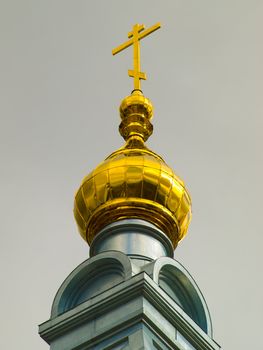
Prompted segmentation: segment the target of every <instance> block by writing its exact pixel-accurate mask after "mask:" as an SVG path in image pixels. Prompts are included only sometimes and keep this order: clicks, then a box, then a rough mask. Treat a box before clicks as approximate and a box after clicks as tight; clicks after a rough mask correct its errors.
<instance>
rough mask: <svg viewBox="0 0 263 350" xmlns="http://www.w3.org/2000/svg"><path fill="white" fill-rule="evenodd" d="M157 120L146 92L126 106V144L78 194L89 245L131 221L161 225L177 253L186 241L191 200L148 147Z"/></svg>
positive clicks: (80, 218) (123, 123) (77, 208)
mask: <svg viewBox="0 0 263 350" xmlns="http://www.w3.org/2000/svg"><path fill="white" fill-rule="evenodd" d="M152 114H153V106H152V104H151V102H150V100H149V99H147V98H146V97H144V96H143V94H142V92H141V91H140V90H135V91H133V93H132V94H131V95H130V96H128V97H126V98H125V99H124V100H123V101H122V103H121V105H120V116H121V124H120V126H119V131H120V134H121V135H122V136H123V138H124V139H125V141H126V144H125V146H124V147H122V148H120V149H119V150H117V151H115V152H113V153H112V154H111V155H109V156H108V157H107V158H106V159H105V160H104V161H103V162H102V163H101V164H99V165H98V166H97V167H96V168H95V169H94V170H93V171H92V172H91V173H90V174H89V175H87V176H86V177H85V178H84V179H83V181H82V184H81V186H80V188H79V190H78V191H77V193H76V196H75V204H74V215H75V219H76V222H77V225H78V228H79V231H80V234H81V236H82V237H83V238H84V239H85V240H86V241H87V243H88V244H89V245H90V244H91V243H92V241H93V239H94V237H95V236H96V234H97V233H99V232H100V231H101V230H102V229H103V228H104V227H105V226H107V225H109V224H111V223H113V222H116V221H119V220H123V219H131V218H133V219H134V218H135V219H142V220H145V221H147V222H149V223H151V224H153V225H155V226H156V227H157V228H159V229H160V230H162V232H163V233H165V234H166V235H167V236H168V238H169V239H170V240H171V242H172V244H173V247H174V248H176V246H177V244H178V242H179V241H180V240H181V239H182V238H183V237H184V236H185V235H186V232H187V228H188V225H189V222H190V219H191V198H190V195H189V193H188V192H187V190H186V188H185V185H184V183H183V181H182V180H181V179H180V178H179V177H178V176H177V175H176V174H175V173H174V172H173V170H172V169H171V168H170V167H169V166H168V165H167V164H166V163H165V161H164V160H163V159H162V158H161V157H160V156H159V155H158V154H156V153H154V152H153V151H151V150H149V149H148V148H147V147H146V146H145V141H146V140H147V139H148V137H149V136H150V135H151V134H152V131H153V126H152V124H151V118H152Z"/></svg>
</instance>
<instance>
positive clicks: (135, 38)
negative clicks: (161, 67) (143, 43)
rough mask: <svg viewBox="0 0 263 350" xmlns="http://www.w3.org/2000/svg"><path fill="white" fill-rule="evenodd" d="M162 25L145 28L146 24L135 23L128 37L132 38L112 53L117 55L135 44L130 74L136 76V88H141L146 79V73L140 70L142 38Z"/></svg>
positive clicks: (157, 24)
mask: <svg viewBox="0 0 263 350" xmlns="http://www.w3.org/2000/svg"><path fill="white" fill-rule="evenodd" d="M160 27H161V24H160V23H156V24H155V25H154V26H152V27H150V28H149V29H146V30H144V29H145V26H144V25H143V24H135V25H134V26H133V30H132V31H131V32H129V33H128V38H131V39H130V40H128V41H126V42H125V43H123V44H121V45H120V46H118V47H116V48H115V49H113V50H112V54H113V55H116V54H117V53H119V52H121V51H122V50H124V49H126V48H127V47H129V46H131V45H133V70H130V69H129V70H128V74H129V76H130V77H132V78H134V90H141V82H140V80H141V79H143V80H146V74H145V73H143V72H141V71H140V40H141V39H143V38H145V37H146V36H147V35H149V34H151V33H152V32H154V31H155V30H157V29H159V28H160Z"/></svg>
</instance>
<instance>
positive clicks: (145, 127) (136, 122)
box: [119, 90, 153, 142]
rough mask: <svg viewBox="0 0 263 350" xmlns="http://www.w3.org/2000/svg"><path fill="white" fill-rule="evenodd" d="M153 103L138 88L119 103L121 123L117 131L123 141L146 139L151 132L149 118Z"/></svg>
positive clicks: (151, 113)
mask: <svg viewBox="0 0 263 350" xmlns="http://www.w3.org/2000/svg"><path fill="white" fill-rule="evenodd" d="M152 116H153V105H152V103H151V101H150V100H149V99H148V98H146V97H145V96H144V95H143V94H142V92H141V91H140V90H134V91H133V92H132V94H131V95H130V96H127V97H125V98H124V99H123V101H122V102H121V105H120V117H121V124H120V126H119V132H120V134H121V136H122V137H123V138H124V140H125V141H128V140H130V139H132V138H133V139H139V138H140V139H141V140H142V141H143V142H145V141H147V140H148V138H149V137H150V136H151V134H152V132H153V126H152V123H151V119H152Z"/></svg>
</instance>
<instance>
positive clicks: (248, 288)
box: [0, 0, 263, 350]
mask: <svg viewBox="0 0 263 350" xmlns="http://www.w3.org/2000/svg"><path fill="white" fill-rule="evenodd" d="M158 21H160V22H161V23H162V25H163V27H162V29H161V30H159V31H157V32H155V33H154V34H152V35H151V36H150V37H148V38H146V39H144V41H143V44H142V71H144V72H146V73H147V75H148V80H147V81H146V82H143V85H142V88H143V91H144V94H145V95H146V96H147V97H149V98H150V99H151V100H152V102H153V104H154V106H155V116H154V119H153V124H154V134H153V135H152V137H151V139H150V140H149V142H148V146H149V147H150V148H152V149H153V150H154V151H156V152H158V153H159V154H161V155H162V156H163V157H164V159H165V160H166V162H167V163H168V164H169V165H170V166H171V167H172V168H173V169H174V170H175V172H176V173H177V174H178V175H179V176H181V177H182V178H183V179H184V181H185V183H186V185H187V187H188V189H189V191H190V193H191V196H192V200H193V220H192V223H191V225H190V229H189V233H188V236H187V238H186V239H185V240H184V241H183V242H182V244H181V245H180V247H179V248H178V249H177V250H176V251H175V257H176V259H178V260H179V261H180V262H181V263H183V264H184V266H185V267H186V268H187V269H188V270H189V271H190V273H191V274H192V276H193V277H194V278H195V280H196V282H197V284H198V285H199V287H200V288H201V290H202V292H203V294H204V296H205V298H206V301H207V303H208V306H209V309H210V312H211V315H212V320H213V326H214V338H215V340H216V341H218V342H219V343H220V344H221V345H222V347H223V348H224V349H225V350H233V349H238V350H248V349H255V350H257V349H258V350H261V349H262V348H263V338H262V336H261V334H262V317H263V316H262V315H263V301H262V300H263V298H262V294H263V284H262V260H263V259H262V253H261V252H262V243H263V239H262V209H261V199H262V197H263V186H262V178H263V165H262V146H263V145H262V143H263V142H262V127H263V125H262V110H263V108H262V91H263V89H262V88H263V86H262V85H263V68H262V62H263V48H262V32H263V2H262V1H260V0H258V1H257V0H250V1H243V0H239V1H234V0H220V1H213V0H199V1H197V0H188V1H182V0H181V1H179V0H170V1H138V0H134V1H131V2H130V1H123V0H122V1H121V0H119V1H98V0H97V1H80V0H75V1H58V0H45V1H39V0H34V1H33V0H31V1H29V0H24V1H20V0H2V1H1V2H0V42H1V45H0V50H1V52H0V68H1V79H0V96H1V103H0V116H1V128H0V142H1V147H0V152H1V165H2V166H1V184H0V186H1V189H0V191H1V192H0V193H1V201H0V210H1V221H0V230H1V236H0V239H1V243H0V249H1V251H0V258H1V276H2V283H1V301H0V307H1V316H0V322H1V337H0V348H1V349H12V350H13V349H18V348H19V349H32V350H35V349H39V350H41V349H43V350H45V349H48V345H47V344H46V343H45V342H44V341H42V340H41V338H40V337H39V336H38V334H37V325H38V324H39V323H42V322H43V321H46V320H47V319H48V318H49V312H50V308H51V304H52V301H53V298H54V296H55V293H56V291H57V289H58V288H59V286H60V284H61V283H62V282H63V280H64V279H65V278H66V276H67V275H68V274H69V273H70V272H71V271H72V270H73V269H74V268H75V267H76V266H77V265H78V264H79V263H81V262H82V261H83V260H85V259H86V258H87V257H88V246H87V245H86V244H85V242H84V241H83V240H82V239H81V237H80V236H79V234H78V233H77V229H76V225H75V222H74V218H73V213H72V207H73V198H74V192H75V191H76V189H77V188H78V186H79V184H80V181H81V179H82V178H83V177H84V175H86V174H87V173H89V172H90V171H91V170H92V169H93V168H94V167H95V166H96V165H97V164H98V163H99V162H101V161H102V160H103V159H104V158H105V157H106V156H107V155H108V154H110V153H111V152H112V151H114V150H115V149H117V148H118V147H120V146H121V145H122V144H123V141H122V139H121V137H120V136H119V134H118V131H117V129H118V125H119V115H118V107H119V104H120V102H121V100H122V98H124V97H125V96H126V95H128V94H129V93H130V91H131V90H132V79H130V78H128V75H127V70H128V69H131V68H132V50H131V49H128V50H126V52H122V53H120V54H118V55H117V56H115V57H112V56H111V49H112V48H114V47H115V46H117V45H119V44H120V43H122V42H123V41H125V40H126V38H127V33H128V31H130V30H131V26H132V25H133V24H135V23H144V24H145V25H146V26H147V27H149V26H151V25H153V24H155V23H156V22H158Z"/></svg>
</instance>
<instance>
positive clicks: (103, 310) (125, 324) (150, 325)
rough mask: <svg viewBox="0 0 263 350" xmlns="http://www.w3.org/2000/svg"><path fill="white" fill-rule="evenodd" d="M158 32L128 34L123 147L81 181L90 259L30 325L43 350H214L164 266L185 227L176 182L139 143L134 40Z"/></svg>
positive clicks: (187, 286)
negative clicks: (129, 87)
mask: <svg viewBox="0 0 263 350" xmlns="http://www.w3.org/2000/svg"><path fill="white" fill-rule="evenodd" d="M159 28H160V24H159V23H157V24H156V25H154V26H152V27H151V28H149V29H145V27H144V26H143V25H138V24H136V25H134V26H133V29H132V31H131V32H130V33H128V41H127V42H125V43H124V44H122V45H120V46H119V47H117V48H116V49H114V50H113V52H112V53H113V54H117V53H119V52H120V51H122V50H124V49H126V48H127V47H129V46H133V56H134V57H133V70H129V71H128V74H129V76H130V77H132V78H133V79H134V90H133V91H132V93H131V95H130V96H127V97H125V98H124V100H123V101H122V102H121V105H120V117H121V123H120V126H119V131H120V134H121V136H122V137H123V138H124V140H125V145H124V146H123V147H121V148H120V149H118V150H117V151H115V152H113V153H112V154H111V155H109V156H108V157H107V158H106V159H105V160H104V161H103V162H102V163H101V164H99V165H98V166H97V168H96V169H94V170H93V171H92V172H91V173H90V174H89V175H87V176H86V177H84V179H83V181H82V183H81V185H80V188H79V189H78V191H77V193H76V196H75V203H74V215H75V219H76V222H77V226H78V229H79V232H80V234H81V236H82V237H83V238H84V240H85V241H86V242H87V243H88V244H89V246H90V258H89V259H87V260H86V261H84V262H83V263H82V264H80V265H79V266H78V267H77V268H76V269H75V270H73V271H72V272H71V274H70V275H69V276H68V277H67V278H66V279H65V281H64V282H63V283H62V285H61V287H60V288H59V290H58V292H57V294H56V296H55V299H54V301H53V305H52V310H51V317H50V319H49V320H48V321H46V322H45V323H43V324H41V325H40V326H39V333H40V336H41V337H42V338H43V339H44V340H45V341H46V342H47V343H48V344H50V349H51V350H73V349H74V350H93V349H94V350H124V349H125V350H128V349H131V350H143V349H149V350H151V349H153V350H154V349H155V350H168V349H173V350H174V349H178V350H192V349H196V350H219V349H220V347H219V345H218V344H217V343H216V342H215V341H214V340H213V335H212V325H211V319H210V315H209V311H208V308H207V305H206V302H205V300H204V298H203V296H202V294H201V292H200V290H199V288H198V286H197V284H196V283H195V281H194V279H193V278H192V277H191V275H190V274H189V272H188V271H187V270H186V269H185V268H184V267H183V266H182V265H181V264H180V263H179V262H177V261H176V260H174V259H173V254H174V250H175V248H176V247H177V244H178V242H179V241H180V240H181V239H182V238H183V237H184V236H185V235H186V232H187V228H188V225H189V222H190V219H191V198H190V195H189V193H188V191H187V189H186V187H185V185H184V182H183V181H182V180H181V179H180V178H179V177H178V176H177V175H176V174H175V173H174V172H173V170H172V169H171V168H170V167H169V166H168V165H167V164H166V163H165V161H164V160H163V158H162V157H161V156H160V155H158V154H156V153H155V152H153V151H151V150H150V149H149V148H147V146H146V145H145V142H146V141H147V139H148V138H149V136H150V135H151V134H152V131H153V126H152V124H151V118H152V115H153V106H152V103H151V101H150V100H149V99H148V98H146V97H145V96H144V95H143V93H142V91H141V86H140V85H141V84H140V83H141V80H142V79H143V80H145V79H146V75H145V73H142V72H141V71H140V41H141V40H142V39H143V38H144V37H146V36H147V35H149V34H151V33H152V32H154V31H155V30H157V29H159Z"/></svg>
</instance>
